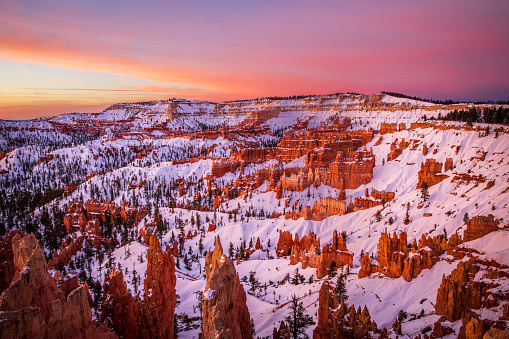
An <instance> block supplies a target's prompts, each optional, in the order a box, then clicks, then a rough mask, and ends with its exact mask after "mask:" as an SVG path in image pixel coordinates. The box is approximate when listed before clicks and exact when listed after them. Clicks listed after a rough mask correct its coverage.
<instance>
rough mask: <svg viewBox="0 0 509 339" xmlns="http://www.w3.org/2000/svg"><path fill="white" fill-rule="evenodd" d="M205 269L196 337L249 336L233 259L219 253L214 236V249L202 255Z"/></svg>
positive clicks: (250, 333) (244, 299) (251, 335)
mask: <svg viewBox="0 0 509 339" xmlns="http://www.w3.org/2000/svg"><path fill="white" fill-rule="evenodd" d="M205 272H206V275H207V283H206V286H205V292H204V295H203V301H202V310H203V323H202V333H200V338H205V339H211V338H232V339H233V338H239V339H240V338H243V339H250V338H252V337H253V334H252V330H251V317H250V315H249V310H248V309H247V305H246V292H245V291H244V287H243V286H242V284H241V283H240V280H239V275H238V274H237V271H236V270H235V266H234V265H233V261H232V260H231V259H230V258H228V257H227V256H225V255H224V254H223V247H222V246H221V241H220V240H219V238H216V243H215V246H214V250H213V251H212V252H209V253H207V256H206V257H205Z"/></svg>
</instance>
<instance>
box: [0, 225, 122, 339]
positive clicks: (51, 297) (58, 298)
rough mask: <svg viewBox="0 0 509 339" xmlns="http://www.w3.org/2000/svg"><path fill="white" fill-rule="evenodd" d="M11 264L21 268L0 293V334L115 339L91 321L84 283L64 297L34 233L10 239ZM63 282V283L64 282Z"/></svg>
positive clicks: (23, 336) (113, 335) (87, 292)
mask: <svg viewBox="0 0 509 339" xmlns="http://www.w3.org/2000/svg"><path fill="white" fill-rule="evenodd" d="M12 244H13V252H14V263H15V265H16V267H17V268H19V267H21V271H20V272H19V274H18V275H17V276H15V277H14V279H13V281H12V283H11V285H10V286H9V288H7V289H6V290H5V291H3V293H2V295H1V296H0V311H1V312H0V333H1V334H2V337H6V338H66V337H72V338H91V337H93V338H116V337H117V336H116V335H115V334H114V333H110V332H108V331H107V330H106V329H104V328H103V327H102V326H100V325H97V324H95V323H94V321H92V311H91V309H90V305H89V303H88V300H89V298H90V293H89V291H88V287H87V285H86V284H85V285H82V286H79V287H78V288H76V289H74V290H73V291H72V292H70V293H69V294H68V296H67V298H65V296H64V294H63V293H62V292H61V291H59V289H58V287H57V281H56V280H55V279H54V278H53V277H52V276H51V275H50V274H49V273H48V271H47V264H46V259H45V257H44V250H43V248H42V247H41V246H40V245H39V243H38V242H37V240H36V239H35V236H34V235H33V234H29V235H27V236H24V237H23V238H21V236H20V235H19V234H17V235H16V236H15V237H14V238H13V239H12ZM64 284H66V283H65V282H64Z"/></svg>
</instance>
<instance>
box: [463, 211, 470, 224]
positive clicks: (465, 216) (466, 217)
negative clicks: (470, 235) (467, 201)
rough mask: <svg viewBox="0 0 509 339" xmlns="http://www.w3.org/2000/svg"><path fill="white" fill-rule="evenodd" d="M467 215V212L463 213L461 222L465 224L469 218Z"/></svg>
mask: <svg viewBox="0 0 509 339" xmlns="http://www.w3.org/2000/svg"><path fill="white" fill-rule="evenodd" d="M469 219H470V218H469V216H468V213H465V215H464V216H463V222H464V223H465V224H466V223H467V222H468V220H469Z"/></svg>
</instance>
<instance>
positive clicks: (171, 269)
mask: <svg viewBox="0 0 509 339" xmlns="http://www.w3.org/2000/svg"><path fill="white" fill-rule="evenodd" d="M176 282H177V278H176V276H175V262H174V260H173V257H172V256H171V255H170V254H169V253H168V252H163V251H162V249H161V246H160V244H159V240H158V239H157V237H156V236H155V235H153V236H151V237H150V241H149V247H148V249H147V271H146V278H145V280H144V292H145V299H144V300H143V301H141V299H140V298H139V296H136V297H133V296H132V295H131V293H129V292H128V291H127V286H126V284H125V282H124V277H123V274H122V272H117V271H116V270H113V271H112V272H111V274H110V276H109V277H107V278H106V279H105V282H104V286H103V306H102V319H103V320H107V319H109V321H110V325H111V326H112V327H113V328H114V329H115V331H116V332H117V333H118V334H119V335H120V336H122V337H124V338H173V331H174V313H175V305H176V302H177V296H176V290H175V285H176Z"/></svg>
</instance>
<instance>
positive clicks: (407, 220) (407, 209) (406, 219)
mask: <svg viewBox="0 0 509 339" xmlns="http://www.w3.org/2000/svg"><path fill="white" fill-rule="evenodd" d="M404 221H405V223H406V224H409V223H410V222H411V221H412V220H410V203H409V202H407V203H406V215H405V220H404Z"/></svg>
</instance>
